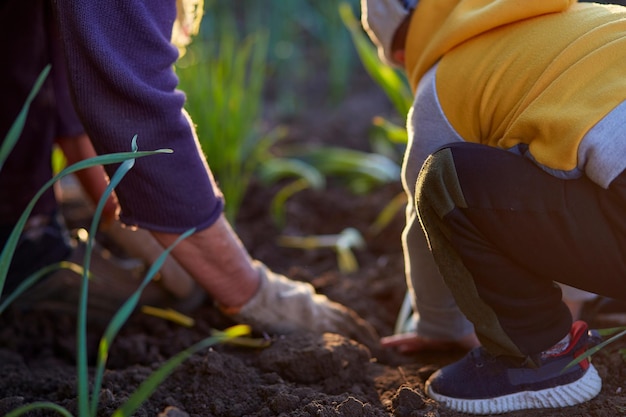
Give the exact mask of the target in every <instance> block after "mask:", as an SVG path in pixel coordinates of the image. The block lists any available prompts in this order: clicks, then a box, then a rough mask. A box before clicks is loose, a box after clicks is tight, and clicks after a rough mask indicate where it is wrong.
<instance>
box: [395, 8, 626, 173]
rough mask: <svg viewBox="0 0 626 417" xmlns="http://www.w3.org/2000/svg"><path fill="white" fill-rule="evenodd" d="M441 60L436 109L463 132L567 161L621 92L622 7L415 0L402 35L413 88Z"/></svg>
mask: <svg viewBox="0 0 626 417" xmlns="http://www.w3.org/2000/svg"><path fill="white" fill-rule="evenodd" d="M437 62H439V64H438V68H437V78H436V85H437V93H438V97H439V101H440V103H441V106H442V110H443V112H444V114H445V115H446V117H447V118H448V121H449V122H450V123H451V125H452V126H453V128H454V129H455V130H456V131H457V132H458V133H459V135H461V137H462V138H463V139H464V140H466V141H469V142H478V143H483V144H487V145H490V146H498V147H501V148H505V149H507V148H510V147H512V146H514V145H516V144H518V143H526V144H528V145H529V150H530V153H531V154H532V155H533V157H534V158H535V159H536V160H537V162H539V163H540V164H542V165H545V166H547V167H550V168H553V169H558V170H565V171H568V170H572V169H574V168H576V163H577V150H578V145H579V144H580V141H581V140H582V138H583V136H584V135H585V133H586V132H587V131H588V130H589V129H591V128H592V127H593V126H594V125H595V124H596V123H597V122H598V121H599V120H601V119H602V118H603V117H604V116H605V115H607V114H608V113H609V112H610V111H611V110H612V109H614V108H615V107H616V106H617V105H619V104H620V103H621V102H623V101H624V100H626V8H623V7H619V6H603V5H598V4H578V3H576V1H574V0H421V1H420V2H419V3H418V6H417V8H416V10H415V12H414V13H413V17H412V20H411V25H410V28H409V33H408V35H407V41H406V65H405V67H406V71H407V74H408V76H409V80H410V83H411V86H412V87H413V89H415V88H416V87H417V84H418V83H419V80H420V79H421V77H422V76H423V75H424V73H425V72H426V71H427V70H428V69H429V68H430V67H432V66H433V65H434V64H435V63H437ZM623 140H624V141H626V137H625V138H624V139H623ZM624 157H626V155H625V156H624Z"/></svg>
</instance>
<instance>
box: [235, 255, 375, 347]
mask: <svg viewBox="0 0 626 417" xmlns="http://www.w3.org/2000/svg"><path fill="white" fill-rule="evenodd" d="M255 266H256V269H257V270H258V271H259V274H260V276H261V284H260V286H259V289H258V290H257V292H256V294H255V295H254V296H253V297H252V299H251V300H250V301H248V303H246V304H245V305H244V306H243V307H242V308H241V309H240V310H239V312H238V313H236V314H234V315H232V316H231V317H232V318H233V319H235V320H237V321H239V322H241V323H245V324H248V325H250V326H252V327H253V328H254V329H256V330H258V331H265V332H268V333H280V334H286V333H292V332H296V331H310V332H314V333H326V332H328V333H338V334H341V335H343V336H346V337H350V338H351V339H354V340H356V341H358V342H360V343H363V344H364V345H366V346H368V347H371V348H373V347H376V346H378V344H379V342H378V340H379V337H378V335H377V333H376V330H374V328H373V327H372V326H371V325H370V324H369V323H367V322H366V321H365V320H363V319H362V318H360V317H359V316H358V315H357V314H356V313H355V312H354V311H352V310H350V309H349V308H347V307H345V306H343V305H341V304H339V303H336V302H334V301H331V300H329V299H328V297H326V296H325V295H322V294H316V293H315V289H314V288H313V286H312V285H311V284H308V283H305V282H301V281H293V280H290V279H288V278H287V277H285V276H283V275H280V274H277V273H274V272H272V271H270V270H269V269H268V268H267V267H266V266H265V265H263V264H262V263H260V262H258V261H257V262H255Z"/></svg>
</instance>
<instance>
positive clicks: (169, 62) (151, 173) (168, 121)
mask: <svg viewBox="0 0 626 417" xmlns="http://www.w3.org/2000/svg"><path fill="white" fill-rule="evenodd" d="M55 9H56V12H57V17H58V19H59V27H60V32H61V37H62V40H63V43H64V47H65V52H66V55H67V59H68V69H69V76H70V83H71V86H72V92H73V94H74V100H75V103H76V107H77V111H78V113H79V115H80V118H81V120H82V122H83V124H84V126H85V130H86V131H87V133H88V134H89V136H90V137H91V139H92V141H93V144H94V147H95V148H96V151H97V152H98V153H99V154H106V153H111V152H127V151H130V144H131V139H132V138H133V136H134V135H137V144H138V146H139V150H154V149H160V148H170V149H173V151H174V153H173V154H167V155H156V156H149V157H145V158H139V159H137V161H136V164H135V166H134V167H133V168H132V169H131V170H130V172H129V173H128V174H127V175H126V176H125V177H124V179H123V180H122V182H121V183H120V185H119V186H118V187H117V189H116V193H117V195H118V197H119V201H120V205H121V207H122V212H121V219H122V221H123V222H124V223H126V224H130V225H137V226H139V227H142V228H146V229H150V230H155V231H162V232H170V233H181V232H183V231H185V230H187V229H188V228H190V227H197V228H198V229H203V228H206V227H208V226H210V225H211V224H213V223H214V222H215V221H216V220H217V218H218V217H219V216H220V214H221V212H222V209H223V198H222V196H221V194H220V192H219V190H218V188H217V187H216V186H215V184H214V181H213V178H212V175H211V173H210V171H209V168H208V166H207V165H206V162H205V160H204V157H203V155H202V152H201V151H200V148H199V144H198V142H197V140H196V138H195V132H194V130H193V127H192V124H191V122H190V119H189V118H188V116H187V115H186V113H185V112H184V111H183V104H184V101H185V96H184V94H183V93H182V92H180V91H178V90H176V87H177V84H178V79H177V77H176V75H175V73H174V71H173V64H174V62H175V61H176V59H177V57H178V51H177V49H176V47H174V46H173V45H172V44H171V43H170V38H171V32H172V25H173V22H174V20H175V18H176V4H175V1H174V0H145V1H142V0H56V1H55ZM106 169H107V171H108V172H109V175H112V174H113V172H114V169H115V167H114V166H108V167H106Z"/></svg>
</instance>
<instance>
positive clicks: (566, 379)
mask: <svg viewBox="0 0 626 417" xmlns="http://www.w3.org/2000/svg"><path fill="white" fill-rule="evenodd" d="M570 337H571V339H570V343H569V346H568V347H567V348H566V349H565V351H563V352H561V353H559V354H557V355H554V356H548V357H542V358H541V366H540V367H538V368H530V367H527V366H523V365H519V364H517V365H516V364H513V363H512V361H511V359H510V358H505V357H495V356H492V355H490V354H489V353H487V351H486V350H484V349H483V348H481V347H479V348H476V349H474V350H472V351H470V352H469V353H468V354H467V356H465V357H464V358H463V359H461V360H460V361H458V362H455V363H453V364H451V365H448V366H446V367H444V368H442V369H440V370H438V371H437V372H435V373H434V374H433V375H432V376H431V377H430V378H429V379H428V381H427V382H426V392H427V393H428V395H429V396H430V397H431V398H432V399H434V400H436V401H438V402H440V403H441V404H443V405H444V406H445V407H447V408H450V409H452V410H455V411H460V412H463V413H469V414H499V413H506V412H509V411H515V410H526V409H532V408H559V407H567V406H572V405H576V404H580V403H583V402H585V401H589V400H590V399H592V398H594V397H595V396H596V395H598V393H599V392H600V389H601V388H602V380H601V379H600V376H599V375H598V372H597V371H596V369H595V368H594V367H593V365H592V364H591V362H590V361H589V359H585V360H583V361H581V362H580V363H578V364H577V365H576V366H573V367H571V368H569V369H568V370H567V371H563V369H564V368H565V366H566V365H567V364H568V363H570V362H571V361H572V360H573V359H574V358H576V357H578V356H580V355H581V354H583V353H584V352H585V350H586V349H587V348H588V347H589V345H590V344H593V342H592V341H591V340H590V339H591V338H592V336H591V335H590V332H588V330H587V324H586V323H585V322H583V321H577V322H575V323H574V324H573V326H572V330H571V332H570Z"/></svg>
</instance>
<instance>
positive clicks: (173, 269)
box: [100, 220, 204, 311]
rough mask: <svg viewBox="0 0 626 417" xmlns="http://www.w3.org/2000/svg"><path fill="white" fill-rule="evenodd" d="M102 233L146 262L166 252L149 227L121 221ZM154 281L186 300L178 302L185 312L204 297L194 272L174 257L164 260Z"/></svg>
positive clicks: (114, 222) (107, 227)
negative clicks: (144, 227)
mask: <svg viewBox="0 0 626 417" xmlns="http://www.w3.org/2000/svg"><path fill="white" fill-rule="evenodd" d="M100 232H101V233H103V234H104V235H106V236H107V237H108V238H109V239H111V240H112V241H113V242H114V243H115V244H116V245H117V246H118V247H119V248H120V249H122V250H123V251H124V252H125V253H126V254H127V255H128V256H130V257H133V258H137V259H140V260H141V261H143V262H144V263H145V264H146V265H152V264H153V263H154V262H155V261H156V260H157V258H158V257H159V256H161V254H162V253H163V251H164V249H163V246H161V245H160V244H159V242H157V240H156V239H155V238H154V237H153V236H152V235H151V234H150V232H148V231H147V230H145V229H134V228H130V227H125V226H124V225H123V224H122V223H121V222H120V221H119V220H114V221H112V222H110V223H109V224H106V225H103V226H102V227H101V228H100ZM154 280H155V282H158V283H159V284H160V285H161V286H162V287H163V288H164V289H166V290H167V291H168V292H169V293H171V294H172V295H173V296H174V297H175V298H176V299H178V300H181V301H182V302H181V303H178V305H177V306H178V308H179V309H180V310H182V311H191V310H193V309H194V308H196V307H197V306H198V305H200V304H201V303H202V301H203V299H204V296H203V294H204V292H202V291H198V290H197V285H196V283H195V281H194V280H193V278H192V277H191V275H189V273H188V272H187V271H185V270H184V269H183V268H182V267H181V266H180V264H179V263H178V262H177V261H176V260H175V259H174V258H173V257H171V256H168V257H167V258H166V260H165V262H163V265H162V266H161V269H160V270H159V273H158V275H157V276H156V277H155V279H154Z"/></svg>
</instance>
